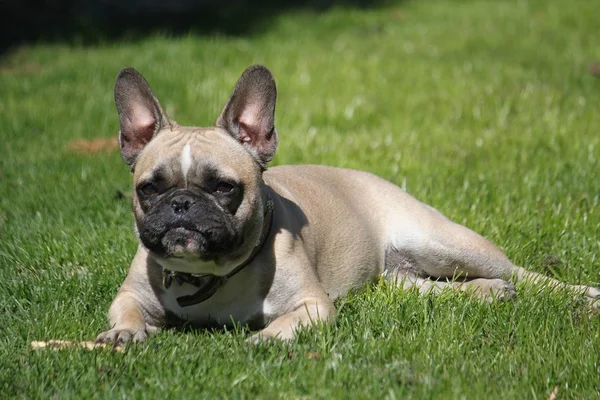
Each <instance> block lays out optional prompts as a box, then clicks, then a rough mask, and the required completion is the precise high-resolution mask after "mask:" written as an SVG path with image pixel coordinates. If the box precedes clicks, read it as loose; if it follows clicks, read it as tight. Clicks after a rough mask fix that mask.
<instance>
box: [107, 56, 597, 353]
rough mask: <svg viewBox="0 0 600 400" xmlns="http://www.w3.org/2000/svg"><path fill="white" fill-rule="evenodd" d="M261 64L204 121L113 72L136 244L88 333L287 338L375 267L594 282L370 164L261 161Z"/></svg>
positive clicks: (495, 279)
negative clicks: (105, 320)
mask: <svg viewBox="0 0 600 400" xmlns="http://www.w3.org/2000/svg"><path fill="white" fill-rule="evenodd" d="M276 98H277V90H276V86H275V80H274V78H273V76H272V74H271V72H270V71H269V70H268V69H267V68H265V67H264V66H260V65H256V66H252V67H250V68H248V69H246V70H245V71H244V73H243V74H242V75H241V77H240V78H239V80H238V82H237V84H236V86H235V88H234V90H233V93H232V94H231V97H230V98H229V100H228V101H227V103H226V104H225V106H224V108H223V111H222V112H221V114H220V116H219V117H218V119H217V122H216V125H215V126H214V127H209V128H200V127H185V126H180V125H178V124H177V123H176V122H175V121H173V120H172V119H170V118H169V117H168V116H167V115H166V114H165V112H164V111H163V109H162V108H161V106H160V104H159V102H158V100H157V99H156V97H155V96H154V94H153V93H152V91H151V89H150V87H149V85H148V83H147V82H146V80H145V79H144V78H143V77H142V75H140V74H139V73H138V72H137V71H136V70H135V69H133V68H126V69H124V70H122V71H121V72H120V74H119V75H118V77H117V81H116V84H115V103H116V106H117V110H118V114H119V122H120V133H119V144H120V148H121V152H122V156H123V159H124V160H125V162H126V163H127V164H128V165H129V166H130V167H131V170H132V173H133V181H134V188H135V190H134V192H135V194H134V199H133V208H134V214H135V227H136V233H137V236H138V238H139V242H140V244H139V247H138V250H137V253H136V255H135V257H134V259H133V262H132V264H131V267H130V269H129V272H128V275H127V277H126V279H125V282H124V283H123V285H122V286H121V288H120V290H119V292H118V294H117V296H116V298H115V300H114V301H113V303H112V305H111V307H110V310H109V320H110V329H109V330H108V331H106V332H103V333H101V334H100V335H99V336H98V338H97V341H99V342H111V343H124V342H128V341H142V340H144V339H146V338H147V337H148V335H149V334H150V333H152V332H155V331H157V330H159V329H160V328H161V327H164V326H170V325H177V324H179V323H185V324H190V325H191V326H194V327H211V326H221V327H222V326H231V325H232V324H236V323H238V324H245V325H247V326H249V327H250V328H251V329H252V330H254V331H255V332H256V333H254V334H253V336H252V337H250V338H249V339H248V340H249V341H250V342H252V343H257V342H260V341H263V340H270V339H275V338H276V339H281V340H289V339H292V338H293V337H294V335H295V334H296V332H297V330H298V328H300V327H303V326H310V325H312V324H315V323H330V322H332V321H333V320H334V318H335V314H336V310H335V308H334V303H333V301H334V300H335V299H336V298H338V297H340V296H344V295H345V294H346V293H347V292H348V291H349V290H351V289H353V288H356V287H359V286H361V285H364V284H367V283H370V282H373V281H375V280H377V279H379V278H380V277H381V276H383V277H385V278H386V279H389V280H390V281H392V282H393V283H395V284H396V285H398V286H400V287H403V288H412V287H414V288H417V289H418V290H419V291H420V292H424V293H425V292H432V293H437V292H439V291H441V290H443V289H444V288H454V289H459V290H469V291H471V292H472V293H474V294H475V295H477V296H479V297H481V298H486V299H500V300H502V299H508V298H511V297H513V296H514V295H515V289H514V285H513V283H511V282H509V280H512V281H518V280H523V279H526V280H530V281H533V282H543V283H545V284H548V285H551V286H564V287H567V288H568V289H570V290H572V291H573V292H576V293H578V294H581V295H583V296H584V297H585V298H586V299H588V300H590V301H594V299H596V298H598V297H599V296H600V290H599V289H596V288H592V287H587V286H577V285H567V284H564V283H561V282H559V281H557V280H554V279H551V278H549V277H546V276H543V275H541V274H537V273H534V272H531V271H527V270H525V269H523V268H521V267H518V266H515V265H513V264H512V263H511V262H510V261H509V259H508V258H507V257H506V256H505V255H504V254H503V253H502V251H501V250H499V249H498V248H497V247H496V246H494V245H493V244H492V243H490V242H489V241H488V240H486V239H484V238H483V237H482V236H480V235H479V234H477V233H475V232H473V231H471V230H469V229H468V228H466V227H464V226H461V225H458V224H456V223H454V222H452V221H450V220H449V219H447V218H446V217H444V216H443V215H442V214H441V213H440V212H438V211H437V210H435V209H434V208H432V207H430V206H428V205H426V204H424V203H421V202H419V201H418V200H416V199H415V198H413V197H411V196H410V195H409V194H407V193H406V192H405V191H403V190H402V189H400V188H399V187H397V186H395V185H394V184H392V183H389V182H387V181H385V180H384V179H381V178H379V177H377V176H375V175H372V174H370V173H366V172H361V171H356V170H349V169H342V168H334V167H327V166H320V165H293V166H277V167H273V168H270V169H267V164H268V162H269V161H270V160H271V159H272V157H273V155H274V153H275V150H276V148H277V143H278V135H277V131H276V129H275V125H274V118H275V102H276Z"/></svg>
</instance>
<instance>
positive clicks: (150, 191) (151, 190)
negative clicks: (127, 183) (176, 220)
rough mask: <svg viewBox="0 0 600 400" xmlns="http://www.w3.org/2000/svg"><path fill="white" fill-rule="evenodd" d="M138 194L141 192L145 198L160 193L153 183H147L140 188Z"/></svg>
mask: <svg viewBox="0 0 600 400" xmlns="http://www.w3.org/2000/svg"><path fill="white" fill-rule="evenodd" d="M138 192H140V193H141V194H143V195H144V196H152V195H154V194H156V193H158V188H157V187H156V186H154V184H152V183H145V184H143V185H142V186H140V187H139V188H138Z"/></svg>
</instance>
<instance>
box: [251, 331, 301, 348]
mask: <svg viewBox="0 0 600 400" xmlns="http://www.w3.org/2000/svg"><path fill="white" fill-rule="evenodd" d="M290 339H291V337H288V336H287V335H285V333H284V332H281V331H279V330H275V329H269V328H265V329H263V330H262V331H260V332H257V333H255V334H254V335H252V336H250V338H249V339H247V340H246V343H248V344H252V345H257V344H259V343H264V342H272V341H275V340H277V341H280V342H285V341H288V340H290Z"/></svg>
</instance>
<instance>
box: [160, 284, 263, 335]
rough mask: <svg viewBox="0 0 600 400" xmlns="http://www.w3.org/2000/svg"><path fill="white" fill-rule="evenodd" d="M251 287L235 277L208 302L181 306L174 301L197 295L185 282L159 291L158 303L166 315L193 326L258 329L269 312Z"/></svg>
mask: <svg viewBox="0 0 600 400" xmlns="http://www.w3.org/2000/svg"><path fill="white" fill-rule="evenodd" d="M240 278H241V277H240ZM254 286H255V285H253V284H252V283H250V282H244V280H242V279H237V277H236V279H231V280H230V281H228V282H227V283H226V284H225V285H223V286H222V287H220V288H218V289H217V291H216V292H215V293H214V294H213V295H212V296H210V297H209V298H208V299H206V300H204V301H202V302H199V303H198V304H193V305H188V306H181V305H180V304H179V302H178V301H177V300H178V299H181V298H182V297H184V296H191V295H195V294H197V292H198V290H199V288H198V287H196V286H194V285H191V284H189V283H186V282H182V283H179V282H173V283H172V284H171V285H170V286H169V288H163V289H162V291H161V300H162V304H163V306H164V308H165V310H166V311H167V312H168V313H171V314H173V315H175V316H176V317H178V318H180V319H182V320H183V321H185V322H189V323H191V324H192V325H194V326H215V325H216V326H232V325H233V324H234V323H236V324H251V325H256V324H258V325H261V324H264V323H266V322H267V321H269V320H270V319H271V316H272V310H271V307H270V306H269V304H268V302H267V301H266V300H265V299H264V298H262V297H261V296H260V295H259V290H258V288H256V287H254Z"/></svg>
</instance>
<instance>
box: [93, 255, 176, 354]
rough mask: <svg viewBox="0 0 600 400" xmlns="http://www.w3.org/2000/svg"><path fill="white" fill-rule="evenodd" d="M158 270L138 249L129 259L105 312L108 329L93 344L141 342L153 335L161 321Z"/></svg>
mask: <svg viewBox="0 0 600 400" xmlns="http://www.w3.org/2000/svg"><path fill="white" fill-rule="evenodd" d="M160 278H161V269H160V267H159V266H158V265H154V263H153V262H152V261H151V260H150V259H149V258H148V256H147V252H146V251H145V250H144V249H142V248H141V247H140V248H139V249H138V252H137V254H136V256H135V258H134V259H133V262H132V264H131V268H130V269H129V273H128V274H127V278H126V279H125V282H124V283H123V285H122V286H121V289H120V290H119V293H118V294H117V297H116V298H115V300H114V301H113V302H112V304H111V306H110V309H109V311H108V319H109V322H110V326H111V329H110V330H108V331H106V332H102V333H101V334H100V335H98V337H97V338H96V341H97V342H109V343H115V344H117V343H126V342H128V341H130V340H133V341H134V342H141V341H143V340H145V339H146V338H147V337H148V334H150V333H152V332H155V331H157V330H158V329H159V328H160V326H162V324H163V321H164V314H165V312H164V308H163V307H162V305H161V303H160V301H159V299H158V297H157V293H158V292H159V290H160Z"/></svg>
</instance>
